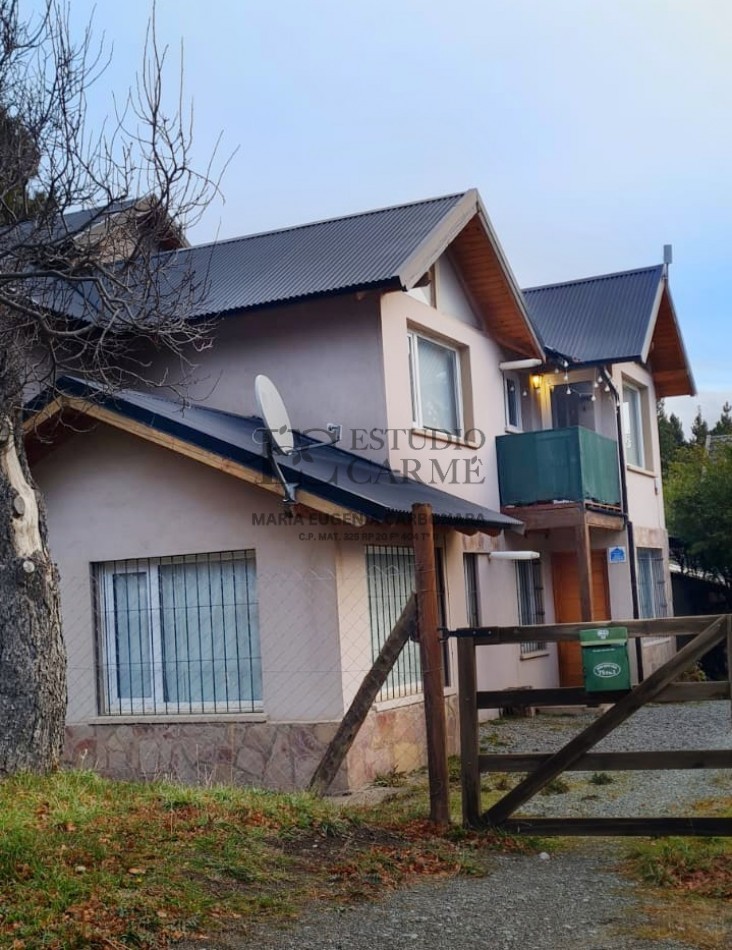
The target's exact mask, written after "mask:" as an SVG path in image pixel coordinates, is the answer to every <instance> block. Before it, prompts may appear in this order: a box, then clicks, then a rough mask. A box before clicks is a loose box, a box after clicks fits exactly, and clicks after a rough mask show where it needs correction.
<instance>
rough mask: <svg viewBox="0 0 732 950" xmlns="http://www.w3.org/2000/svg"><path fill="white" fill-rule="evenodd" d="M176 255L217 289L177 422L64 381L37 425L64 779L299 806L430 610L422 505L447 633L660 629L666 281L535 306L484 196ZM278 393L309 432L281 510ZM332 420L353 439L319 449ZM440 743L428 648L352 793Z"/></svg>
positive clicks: (129, 400) (350, 765) (565, 293)
mask: <svg viewBox="0 0 732 950" xmlns="http://www.w3.org/2000/svg"><path fill="white" fill-rule="evenodd" d="M167 253H169V254H170V255H171V258H170V263H171V267H172V268H176V267H181V268H185V269H186V270H187V271H188V270H190V269H192V270H193V271H194V272H201V273H205V275H206V280H205V293H204V294H203V295H202V296H201V298H200V300H198V302H197V312H196V313H195V314H194V316H197V317H206V318H212V319H215V321H216V324H215V325H216V331H215V342H214V345H213V346H212V347H211V348H210V349H209V350H206V351H204V352H203V353H202V354H200V356H198V357H197V367H196V374H195V376H196V379H195V381H194V382H193V383H192V384H190V385H188V387H187V389H186V397H187V398H186V402H185V405H184V404H182V403H180V402H179V401H177V400H175V399H173V398H165V397H164V396H163V395H161V394H160V393H159V392H158V391H154V392H138V391H132V390H127V391H124V392H121V393H119V394H117V395H115V396H114V397H110V396H105V395H103V394H101V393H100V392H99V391H98V390H97V389H96V388H95V387H94V385H93V384H92V383H88V382H83V381H81V380H78V379H74V378H66V379H64V380H63V381H62V382H61V384H60V386H59V390H60V392H59V393H56V394H48V395H44V394H41V395H40V396H39V397H38V398H37V399H36V400H35V401H34V403H33V406H32V412H31V415H30V416H29V419H28V445H29V456H30V458H31V460H32V466H33V472H34V475H35V477H36V479H37V482H38V484H39V486H40V488H41V489H42V491H43V492H44V495H45V497H46V503H47V509H48V521H49V532H50V543H51V549H52V552H53V554H54V557H55V558H56V560H57V562H58V564H59V569H60V574H61V583H62V609H63V621H64V631H65V637H66V643H67V649H68V654H69V687H70V695H69V708H68V716H67V737H68V755H69V759H70V760H71V761H75V762H78V761H80V760H84V761H86V762H87V764H91V765H93V766H95V767H97V768H99V769H100V770H102V771H104V772H106V773H108V774H113V775H120V776H155V775H163V774H167V775H173V776H176V777H178V778H180V779H182V780H186V781H207V780H211V779H216V780H224V781H238V782H247V783H253V784H267V785H273V786H279V787H293V786H301V785H303V784H305V783H306V782H307V780H308V779H309V777H310V775H311V774H312V771H313V769H314V767H315V764H316V763H317V761H318V758H319V756H320V754H321V752H322V750H323V748H324V746H325V744H326V743H327V741H328V739H329V738H330V736H331V735H332V734H333V732H334V730H335V728H336V725H337V723H338V721H339V720H340V718H341V717H342V715H343V713H344V711H345V710H346V709H347V707H348V704H349V703H350V701H351V699H352V698H353V696H354V695H355V692H356V690H357V688H358V686H359V684H360V682H361V680H362V678H363V676H364V674H365V673H366V671H367V670H368V669H369V667H370V665H371V662H372V661H373V659H374V657H375V655H376V653H377V652H378V649H379V647H380V645H381V643H383V641H384V639H385V637H386V636H387V635H388V632H389V630H390V629H391V626H392V625H393V623H394V622H395V620H396V619H397V617H398V615H399V613H400V611H401V608H402V607H403V605H404V603H405V602H406V599H407V597H408V595H409V592H410V591H411V588H412V582H413V570H414V566H413V554H412V550H411V544H410V534H409V512H410V509H411V505H412V504H413V503H414V502H415V501H428V502H430V503H431V504H432V506H433V510H434V514H435V521H436V524H437V545H438V564H439V570H440V592H441V598H440V600H441V609H442V612H443V621H444V623H445V625H446V626H449V627H458V626H465V625H467V624H475V623H478V622H481V621H482V622H484V623H488V622H491V623H515V622H517V621H519V620H520V621H522V622H524V623H530V622H541V621H542V620H546V621H547V622H550V621H552V620H553V619H554V618H555V617H556V618H557V619H559V620H563V619H575V618H579V617H591V616H603V617H604V616H607V617H611V616H612V617H627V616H630V615H632V612H633V609H634V594H633V592H634V591H637V600H638V604H637V610H638V611H639V612H646V613H648V612H653V613H656V614H659V613H662V612H663V610H665V609H667V600H666V598H665V591H666V588H667V585H668V577H667V554H666V549H667V544H666V535H665V530H664V525H663V508H662V498H661V487H660V475H659V474H658V473H659V466H658V444H657V442H658V440H657V433H656V429H655V422H654V420H655V399H656V397H657V395H659V396H660V395H670V394H672V393H679V392H684V391H687V392H688V391H691V388H692V383H691V378H690V375H689V372H688V368H687V365H686V360H685V357H684V354H683V349H682V347H681V341H680V337H679V333H678V327H677V324H676V320H675V317H674V314H673V308H672V304H671V300H670V296H669V294H668V287H667V281H666V275H665V273H664V272H663V270H662V269H658V268H656V269H652V270H651V271H642V272H633V274H628V275H617V276H616V277H614V278H602V279H597V280H595V281H586V282H578V283H577V284H576V285H558V286H557V287H555V288H539V289H536V290H532V291H527V292H526V293H522V292H521V290H520V289H519V287H518V285H517V283H516V280H515V278H514V276H513V275H512V273H511V270H510V267H509V265H508V263H507V261H506V259H505V256H504V254H503V252H502V250H501V248H500V245H499V243H498V241H497V239H496V236H495V234H494V232H493V230H492V227H491V225H490V222H489V219H488V217H487V215H486V213H485V210H484V208H483V206H482V204H481V201H480V198H479V196H478V194H477V192H475V191H469V192H466V193H465V194H460V195H452V196H448V197H445V198H439V199H434V200H431V201H424V202H418V203H414V204H410V205H404V206H399V207H395V208H388V209H384V210H381V211H373V212H369V213H366V214H360V215H353V216H350V217H347V218H341V219H336V220H331V221H324V222H318V223H315V224H310V225H306V226H302V227H296V228H291V229H285V230H281V231H276V232H271V233H266V234H259V235H253V236H250V237H245V238H241V239H236V240H232V241H225V242H221V243H218V244H214V245H210V246H199V247H192V248H180V249H177V250H174V251H170V252H167ZM634 274H640V275H646V276H645V277H643V278H642V280H641V282H642V284H643V286H642V288H640V289H637V292H634V288H635V287H636V283H637V282H638V281H639V279H640V278H638V277H635V276H633V275H634ZM652 275H655V278H654V277H653V276H652ZM654 279H655V285H654V287H655V289H654V291H653V293H650V291H649V286H650V285H651V284H652V283H653V280H654ZM607 283H610V284H612V286H614V287H617V288H618V289H617V293H616V295H615V296H614V297H613V292H612V291H606V292H605V295H604V296H603V295H602V294H598V292H597V291H596V289H595V291H593V290H592V288H596V285H599V286H604V285H605V284H607ZM573 287H576V288H580V290H579V291H578V292H574V291H572V289H571V288H573ZM583 287H585V290H584V291H583V290H582V288H583ZM629 287H630V288H631V289H630V290H629V289H628V288H629ZM583 293H584V296H582V294H583ZM593 293H594V294H595V296H594V297H593ZM644 294H645V296H644ZM649 294H650V297H649ZM641 298H642V299H641ZM651 298H652V299H651ZM598 299H601V300H602V301H604V304H606V305H607V306H606V309H602V308H601V307H600V304H599V303H598ZM646 303H647V306H646ZM600 328H602V332H601V330H600ZM154 359H155V358H154V356H151V360H153V370H154V371H155V372H157V374H158V375H159V377H160V378H161V379H163V378H164V379H165V380H166V381H167V382H169V383H171V384H173V385H174V384H175V383H176V381H177V380H178V379H179V378H180V373H181V369H180V367H177V366H174V365H170V364H164V363H162V362H160V363H159V365H155V364H154ZM259 374H266V375H268V376H269V377H270V378H271V379H272V380H274V382H275V383H276V385H277V386H278V387H279V389H280V392H281V393H282V395H283V398H284V401H285V404H286V405H287V407H288V409H289V413H290V417H291V422H292V426H293V428H294V429H295V430H296V445H297V448H298V451H296V452H295V454H294V455H292V456H289V457H284V458H281V459H280V461H281V465H282V469H283V473H284V475H285V477H286V480H287V481H288V483H290V484H291V485H293V486H294V490H295V495H296V502H297V504H296V507H295V508H294V510H293V511H289V512H288V511H286V510H285V509H284V508H283V504H282V488H281V485H280V483H279V482H278V481H277V480H276V479H275V478H273V473H272V468H271V465H270V462H269V460H268V458H267V453H266V451H265V447H264V445H263V432H262V420H261V419H259V418H258V417H257V416H256V404H255V399H254V380H255V377H256V376H257V375H259ZM64 421H66V422H67V423H68V422H70V423H71V424H70V425H63V422H64ZM329 424H334V425H335V424H337V425H339V426H340V427H341V441H340V442H339V444H338V445H337V446H333V445H318V444H317V443H318V442H322V441H327V439H328V434H327V433H328V430H327V427H328V425H329ZM619 433H621V434H622V437H621V438H619ZM523 532H525V533H523ZM526 550H532V551H533V552H535V553H538V554H539V555H540V557H539V558H538V559H536V558H534V559H532V560H516V561H513V560H510V559H509V560H507V559H506V558H505V554H506V552H509V551H515V552H519V551H526ZM497 551H501V552H502V553H503V554H504V557H503V558H500V557H495V556H494V557H491V555H492V554H494V555H495V553H496V552H497ZM649 552H650V553H649ZM510 557H511V556H510V555H509V558H510ZM517 557H520V555H518V554H517ZM634 578H635V579H634ZM452 650H453V647H452V644H450V643H447V644H446V645H445V665H446V677H445V678H446V684H445V694H446V705H447V709H448V714H449V715H448V719H449V723H450V732H451V741H453V742H454V740H455V716H456V696H455V691H456V686H455V678H454V672H453V666H454V657H453V656H452ZM648 659H649V660H650V659H651V658H650V657H649V658H648ZM558 660H559V666H558ZM572 663H573V659H572V657H571V656H561V657H559V658H558V657H557V656H556V654H555V652H554V651H553V649H545V648H544V645H543V644H541V643H540V642H533V643H530V644H526V645H524V646H523V647H522V648H513V647H505V648H496V650H495V652H494V654H493V655H492V657H491V665H490V667H488V666H485V667H484V668H482V669H481V671H480V676H481V681H482V683H483V684H484V685H485V686H486V688H490V687H495V686H501V685H505V686H515V685H537V686H538V685H552V684H555V683H556V682H557V681H558V677H559V676H560V675H561V676H562V679H563V681H564V682H570V681H571V676H572V675H573V674H572ZM422 730H423V724H422V708H421V702H420V676H419V663H418V653H417V650H416V645H414V644H409V645H408V646H407V648H405V651H404V652H403V654H402V656H401V658H400V660H399V662H398V664H397V667H396V668H395V670H394V671H393V673H392V675H391V677H390V679H389V681H388V683H387V684H386V686H385V687H384V689H383V691H382V694H381V696H380V698H379V701H378V702H377V704H376V706H375V709H374V710H373V711H372V713H371V715H370V716H369V719H368V720H367V723H366V725H365V727H364V729H363V730H362V732H361V734H360V736H359V738H358V740H357V742H356V744H355V746H354V747H353V749H352V751H351V753H350V754H349V757H348V760H347V762H346V765H345V766H344V769H343V770H342V775H341V778H340V784H341V785H342V786H348V785H351V786H355V785H358V784H362V783H363V782H366V781H368V780H370V779H371V778H373V777H374V775H375V774H376V773H378V772H385V771H388V770H389V769H392V768H409V767H413V766H415V765H417V764H418V763H419V762H420V761H421V756H422V741H423V739H422V736H423V733H422Z"/></svg>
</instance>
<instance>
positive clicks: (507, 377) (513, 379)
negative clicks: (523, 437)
mask: <svg viewBox="0 0 732 950" xmlns="http://www.w3.org/2000/svg"><path fill="white" fill-rule="evenodd" d="M509 383H512V384H513V386H514V392H515V393H516V422H511V413H510V409H509V395H508V387H509ZM521 393H522V389H521V379H520V378H519V374H518V373H504V374H503V408H504V412H505V416H506V429H507V431H508V432H523V431H524V423H523V413H522V411H521V410H522V407H521Z"/></svg>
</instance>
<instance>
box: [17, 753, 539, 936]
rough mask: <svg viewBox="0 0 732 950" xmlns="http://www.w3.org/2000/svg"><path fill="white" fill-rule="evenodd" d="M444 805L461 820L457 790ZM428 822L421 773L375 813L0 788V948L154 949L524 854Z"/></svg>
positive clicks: (222, 793) (93, 782) (85, 789)
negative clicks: (492, 855)
mask: <svg viewBox="0 0 732 950" xmlns="http://www.w3.org/2000/svg"><path fill="white" fill-rule="evenodd" d="M492 794H494V795H495V797H498V793H488V794H487V795H486V796H485V805H486V806H487V805H488V804H489V803H490V800H491V797H492ZM451 802H452V809H453V815H454V818H455V821H456V822H458V821H459V815H460V796H459V791H458V790H457V789H455V788H454V789H453V793H452V799H451ZM428 813H429V807H428V796H427V790H426V779H425V777H424V776H415V777H413V778H410V782H409V783H407V784H406V785H405V787H404V788H401V789H400V793H399V798H398V799H396V800H395V801H390V802H384V803H382V804H381V805H379V806H378V807H376V808H372V809H367V808H355V807H337V806H336V805H334V804H332V803H330V802H328V801H327V800H326V801H323V800H320V799H317V798H314V797H312V796H310V795H307V794H292V795H284V794H277V793H274V792H267V791H261V790H257V789H238V788H232V787H223V786H222V787H214V788H208V789H200V788H190V787H183V786H178V785H174V784H170V783H164V782H156V783H151V784H141V783H133V782H111V781H107V780H105V779H102V778H100V777H99V776H97V775H95V774H94V773H92V772H86V771H79V772H59V773H57V774H54V775H50V776H45V777H38V776H31V775H20V776H15V777H13V778H8V779H5V780H4V781H2V782H0V946H8V947H13V948H15V950H22V948H30V947H34V948H35V947H38V948H72V950H73V948H77V947H92V948H95V947H107V948H108V947H111V946H114V947H124V946H130V947H132V946H134V947H163V946H167V945H169V944H170V943H172V942H174V941H175V940H177V939H180V938H182V937H184V936H186V935H192V934H197V933H211V932H215V931H216V930H218V929H220V928H227V929H232V928H233V929H235V928H236V927H237V926H238V925H239V924H238V922H245V921H251V920H254V919H256V920H262V919H266V918H282V917H286V916H291V915H293V914H296V913H297V911H298V909H299V908H300V907H301V906H302V905H303V904H304V903H305V902H307V901H309V900H312V899H314V898H328V899H331V900H346V901H347V900H353V899H363V898H367V897H370V896H375V895H377V894H381V893H383V890H384V888H385V887H395V886H398V885H400V884H401V883H403V882H406V881H409V880H411V879H413V878H415V877H417V876H421V875H450V874H461V873H463V874H478V873H482V868H483V867H484V864H483V857H482V855H483V853H484V852H487V851H490V850H496V849H497V850H504V851H514V850H529V849H531V848H532V847H533V846H534V843H533V842H524V841H520V842H519V841H517V840H515V839H511V838H507V837H503V836H499V835H495V834H478V833H475V832H467V831H464V830H463V829H462V828H460V827H458V825H457V824H456V825H454V826H453V827H451V828H449V829H447V830H446V831H443V832H438V831H437V830H436V829H435V828H434V827H433V826H432V825H430V823H429V822H428V821H426V820H425V815H427V814H428Z"/></svg>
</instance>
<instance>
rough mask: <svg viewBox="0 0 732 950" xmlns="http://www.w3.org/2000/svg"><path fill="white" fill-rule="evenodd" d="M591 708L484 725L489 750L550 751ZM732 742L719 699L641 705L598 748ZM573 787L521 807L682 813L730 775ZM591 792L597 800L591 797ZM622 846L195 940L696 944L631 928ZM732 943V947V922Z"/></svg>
mask: <svg viewBox="0 0 732 950" xmlns="http://www.w3.org/2000/svg"><path fill="white" fill-rule="evenodd" d="M595 716H596V714H595V713H585V714H582V715H580V716H561V717H555V716H547V715H541V716H537V717H535V718H534V719H515V720H506V721H501V722H500V723H499V724H495V723H490V722H489V723H486V724H485V726H484V727H483V730H482V742H483V745H484V747H485V748H486V750H488V749H490V748H495V749H496V751H501V752H519V751H521V752H541V751H549V750H552V749H557V748H559V747H560V746H561V745H563V744H565V743H566V741H567V740H568V739H569V738H570V737H571V736H572V735H574V734H575V733H576V732H578V731H579V730H580V729H582V728H584V726H585V725H587V724H588V722H590V721H592V719H594V718H595ZM600 748H602V749H605V750H608V751H609V750H612V749H615V750H620V749H625V750H628V749H638V750H640V749H644V748H646V749H648V748H658V749H662V748H667V749H673V748H678V749H698V748H719V749H723V748H732V730H731V728H730V710H729V705H728V704H726V703H700V704H696V705H695V704H685V705H683V706H656V707H646V708H645V709H643V710H641V711H639V712H638V713H636V714H635V715H634V716H633V717H632V718H631V719H630V720H629V721H628V723H627V724H626V725H624V726H623V727H622V728H620V729H618V730H617V731H616V732H615V733H614V734H613V735H611V736H610V737H608V739H607V740H605V741H604V742H603V743H602V745H601V746H598V749H600ZM567 777H568V778H569V781H570V784H571V790H570V791H569V792H566V793H564V794H557V795H551V796H540V797H538V798H537V799H536V800H535V801H534V802H532V803H530V805H527V806H526V809H525V811H526V812H527V813H529V812H530V813H532V814H545V815H554V814H557V815H560V814H565V815H568V814H577V815H579V814H582V815H592V814H599V813H602V814H604V815H629V814H633V813H635V814H642V815H645V814H647V815H663V814H669V813H673V812H677V813H684V811H685V810H688V809H689V807H690V806H691V805H693V803H694V802H697V801H700V800H703V799H707V798H720V797H722V796H730V795H732V787H731V786H732V781H731V780H730V775H729V773H726V776H725V773H721V772H712V771H706V772H702V771H695V772H690V771H687V772H662V773H653V772H636V773H632V772H626V773H619V772H616V773H614V776H613V777H614V781H613V783H612V784H610V785H601V786H596V785H593V784H591V783H590V782H589V781H588V780H589V778H590V776H589V775H587V774H585V773H579V772H577V773H574V774H570V775H569V776H565V778H567ZM595 795H597V798H594V797H593V796H595ZM618 848H619V846H618V844H617V843H616V842H613V841H609V840H607V839H583V840H582V839H580V840H579V841H578V842H577V843H576V846H573V847H570V848H568V849H567V850H563V851H559V852H555V853H552V854H551V855H549V856H546V855H544V856H543V857H540V856H538V855H531V856H517V855H512V856H495V857H494V858H492V859H491V864H490V869H489V872H488V874H487V876H486V877H483V878H478V879H475V878H454V879H450V880H447V881H441V882H427V883H421V884H419V885H417V886H415V887H410V888H405V889H403V890H400V891H398V892H396V893H393V894H391V895H389V896H388V897H387V898H386V899H385V900H383V901H381V902H379V903H376V904H367V905H360V906H356V907H348V908H345V909H344V908H339V907H333V906H329V905H315V906H313V907H312V908H311V909H310V910H309V911H308V912H307V913H306V914H305V915H304V916H303V917H302V918H301V919H300V920H299V921H298V922H297V923H296V924H294V925H292V926H291V927H288V928H287V929H283V930H279V929H272V928H264V929H262V928H257V929H256V931H253V932H251V933H250V934H249V935H247V936H241V935H240V936H233V935H232V936H230V937H228V938H224V937H217V938H216V940H214V941H203V942H199V943H198V944H197V945H196V946H197V947H198V948H199V950H200V948H207V950H214V948H216V950H223V948H240V950H246V948H257V950H373V948H374V947H375V946H378V947H380V948H382V950H415V948H418V950H448V948H449V950H478V948H480V950H696V948H695V947H692V946H691V945H689V944H685V943H679V942H675V941H669V940H661V939H655V940H654V939H641V938H640V937H638V936H637V934H638V931H639V928H640V927H641V926H642V925H643V923H644V922H645V918H644V915H643V909H642V903H641V897H642V895H641V894H640V893H639V889H638V887H637V885H635V884H634V883H633V882H632V881H629V880H627V879H626V878H624V877H622V876H621V875H620V874H618V873H617V872H616V871H615V870H614V866H615V865H616V864H617V861H618V858H619V853H620V852H619V850H618ZM729 925H730V941H729V946H732V919H731V920H730V921H729Z"/></svg>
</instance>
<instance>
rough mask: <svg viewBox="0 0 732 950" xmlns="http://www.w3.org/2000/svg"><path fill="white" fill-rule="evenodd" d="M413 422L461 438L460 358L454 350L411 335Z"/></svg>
mask: <svg viewBox="0 0 732 950" xmlns="http://www.w3.org/2000/svg"><path fill="white" fill-rule="evenodd" d="M409 380H410V385H411V390H412V420H413V422H414V424H415V425H416V426H419V427H420V428H423V429H436V430H438V431H440V432H447V433H449V434H450V435H461V433H462V430H463V420H462V395H461V391H460V354H459V353H458V351H457V350H456V349H455V348H454V347H452V346H446V345H445V344H444V343H437V342H436V341H435V340H431V339H429V338H428V337H425V336H421V335H420V334H418V333H413V332H412V333H410V334H409Z"/></svg>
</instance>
